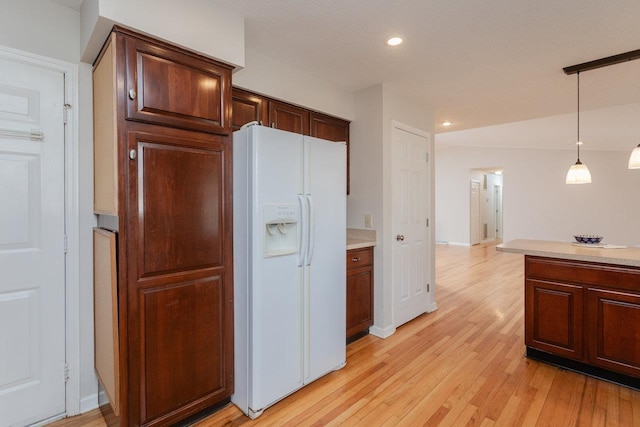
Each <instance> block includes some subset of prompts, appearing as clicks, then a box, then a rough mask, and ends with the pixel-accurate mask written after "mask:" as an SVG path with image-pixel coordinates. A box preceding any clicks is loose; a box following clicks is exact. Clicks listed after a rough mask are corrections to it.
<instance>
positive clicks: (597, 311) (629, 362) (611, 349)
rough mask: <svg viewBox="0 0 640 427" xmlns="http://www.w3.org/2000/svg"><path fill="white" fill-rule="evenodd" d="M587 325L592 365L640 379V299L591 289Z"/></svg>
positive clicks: (635, 295) (588, 292)
mask: <svg viewBox="0 0 640 427" xmlns="http://www.w3.org/2000/svg"><path fill="white" fill-rule="evenodd" d="M587 321H588V322H589V323H588V329H587V332H588V336H589V337H590V340H589V342H588V357H589V362H590V363H592V364H593V365H596V366H600V367H603V368H606V369H611V370H613V371H617V372H621V373H624V374H627V375H632V376H635V377H640V295H637V294H630V293H625V292H615V291H608V290H601V289H588V290H587Z"/></svg>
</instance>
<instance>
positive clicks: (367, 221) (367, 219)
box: [364, 214, 373, 228]
mask: <svg viewBox="0 0 640 427" xmlns="http://www.w3.org/2000/svg"><path fill="white" fill-rule="evenodd" d="M364 226H365V228H371V227H373V215H371V214H364Z"/></svg>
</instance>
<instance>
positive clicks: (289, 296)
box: [234, 126, 303, 411]
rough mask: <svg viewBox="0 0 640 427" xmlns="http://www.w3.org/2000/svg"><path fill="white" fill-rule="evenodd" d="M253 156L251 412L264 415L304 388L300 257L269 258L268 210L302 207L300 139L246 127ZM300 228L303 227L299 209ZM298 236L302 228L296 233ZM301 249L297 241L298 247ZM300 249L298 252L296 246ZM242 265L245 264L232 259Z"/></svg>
mask: <svg viewBox="0 0 640 427" xmlns="http://www.w3.org/2000/svg"><path fill="white" fill-rule="evenodd" d="M248 130H249V132H250V133H251V134H252V135H251V136H250V138H249V140H250V141H251V149H252V151H253V154H252V156H251V161H252V162H253V165H252V166H251V167H252V170H253V171H254V176H253V182H252V183H251V186H252V188H253V191H252V197H251V199H252V204H253V206H252V216H253V221H252V225H251V226H252V231H251V233H252V246H253V247H254V249H255V250H253V251H252V254H251V265H252V277H251V278H250V280H251V283H252V285H251V286H252V298H251V307H252V310H251V311H250V313H249V315H250V316H251V337H252V339H251V340H250V343H249V345H250V347H251V349H252V353H251V355H252V356H251V359H252V361H251V367H250V372H251V378H252V380H253V384H252V386H251V390H252V396H251V399H250V403H249V406H250V409H251V410H253V411H260V410H262V409H263V408H265V407H266V406H269V405H270V404H272V403H274V402H275V401H277V400H280V399H281V398H282V397H284V396H286V395H288V394H290V393H291V392H293V391H294V390H296V389H298V388H300V387H301V386H302V385H303V367H302V326H301V322H300V320H301V318H302V310H303V306H302V269H301V268H299V267H298V253H297V251H296V252H295V253H292V254H290V255H284V256H276V257H265V256H264V252H263V251H262V250H261V249H262V248H263V245H264V238H265V223H267V222H269V221H271V220H272V218H271V217H269V218H266V217H265V214H266V212H270V211H271V209H265V208H266V207H273V206H274V205H275V206H278V205H282V206H289V207H297V206H298V193H299V192H300V191H301V181H302V156H303V151H302V136H301V135H297V134H293V133H289V132H279V131H277V130H275V129H270V128H266V127H262V126H253V127H251V128H249V129H248ZM297 219H298V221H297V224H298V226H299V225H300V224H301V221H300V219H301V218H300V212H299V211H298V218H297ZM297 235H298V236H300V235H301V230H298V233H297ZM298 246H299V243H298ZM298 249H299V248H298ZM234 262H241V260H237V259H236V260H234Z"/></svg>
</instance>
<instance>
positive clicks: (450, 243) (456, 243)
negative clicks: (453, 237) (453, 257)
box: [449, 242, 471, 246]
mask: <svg viewBox="0 0 640 427" xmlns="http://www.w3.org/2000/svg"><path fill="white" fill-rule="evenodd" d="M449 245H450V246H471V243H460V242H449Z"/></svg>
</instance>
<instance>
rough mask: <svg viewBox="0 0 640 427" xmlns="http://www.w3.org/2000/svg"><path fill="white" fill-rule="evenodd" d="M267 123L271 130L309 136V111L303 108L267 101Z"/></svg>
mask: <svg viewBox="0 0 640 427" xmlns="http://www.w3.org/2000/svg"><path fill="white" fill-rule="evenodd" d="M269 121H270V122H271V127H273V128H276V129H280V130H286V131H289V132H294V133H301V134H303V135H309V110H305V109H304V108H300V107H296V106H295V105H291V104H285V103H284V102H278V101H269Z"/></svg>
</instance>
